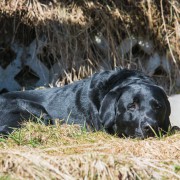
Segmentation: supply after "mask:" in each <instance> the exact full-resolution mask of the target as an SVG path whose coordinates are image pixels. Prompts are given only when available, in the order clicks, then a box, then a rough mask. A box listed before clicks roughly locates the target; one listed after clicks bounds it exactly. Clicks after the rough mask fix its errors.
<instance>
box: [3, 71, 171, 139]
mask: <svg viewBox="0 0 180 180" xmlns="http://www.w3.org/2000/svg"><path fill="white" fill-rule="evenodd" d="M169 115H170V104H169V102H168V99H167V96H166V94H165V92H164V91H163V89H162V88H161V87H159V86H157V85H156V84H155V83H154V82H153V80H152V79H151V78H149V77H148V76H145V75H144V74H143V73H141V72H139V71H133V70H127V69H117V70H113V71H103V72H100V73H95V74H94V75H92V76H91V77H90V78H87V79H84V80H81V81H77V82H74V83H73V84H69V85H66V86H64V87H62V88H49V89H44V90H30V91H22V92H10V93H5V94H2V95H1V96H0V133H1V134H8V133H10V132H11V131H12V128H17V127H20V126H21V123H22V122H23V121H24V120H28V119H29V118H31V119H37V118H36V117H41V119H42V121H43V122H44V123H45V124H48V123H50V124H54V121H55V120H56V119H59V120H62V121H63V122H66V123H68V124H80V125H81V126H84V125H86V127H87V128H88V129H89V128H90V129H93V130H105V131H106V132H108V133H110V134H117V135H118V136H120V137H121V136H127V137H140V138H146V137H150V136H154V135H155V134H158V131H159V129H161V130H163V131H164V132H167V131H168V127H169V126H170V121H169Z"/></svg>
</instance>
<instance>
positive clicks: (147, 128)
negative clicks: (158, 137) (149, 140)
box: [141, 122, 157, 134]
mask: <svg viewBox="0 0 180 180" xmlns="http://www.w3.org/2000/svg"><path fill="white" fill-rule="evenodd" d="M141 128H142V131H143V132H144V133H146V134H151V133H153V132H156V131H157V125H156V123H148V122H145V123H143V124H142V127H141Z"/></svg>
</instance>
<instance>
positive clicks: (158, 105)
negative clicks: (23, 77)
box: [152, 102, 162, 110]
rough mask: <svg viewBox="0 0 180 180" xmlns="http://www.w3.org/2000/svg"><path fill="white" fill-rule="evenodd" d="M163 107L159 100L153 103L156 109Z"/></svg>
mask: <svg viewBox="0 0 180 180" xmlns="http://www.w3.org/2000/svg"><path fill="white" fill-rule="evenodd" d="M161 107H162V106H161V104H159V103H158V102H154V103H153V105H152V108H153V109H155V110H156V109H161Z"/></svg>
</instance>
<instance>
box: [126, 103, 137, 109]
mask: <svg viewBox="0 0 180 180" xmlns="http://www.w3.org/2000/svg"><path fill="white" fill-rule="evenodd" d="M135 108H136V103H134V102H133V103H130V104H128V106H127V109H128V110H134V109H135Z"/></svg>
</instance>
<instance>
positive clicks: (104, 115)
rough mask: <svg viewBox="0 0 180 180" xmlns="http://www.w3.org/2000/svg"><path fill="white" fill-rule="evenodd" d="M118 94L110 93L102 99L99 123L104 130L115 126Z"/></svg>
mask: <svg viewBox="0 0 180 180" xmlns="http://www.w3.org/2000/svg"><path fill="white" fill-rule="evenodd" d="M118 97H119V95H118V93H117V92H116V91H110V92H109V93H107V95H106V96H105V97H104V99H103V100H102V103H101V107H100V110H99V116H100V121H101V123H102V124H103V127H104V128H105V129H109V128H112V127H113V125H114V124H115V117H116V104H117V100H118Z"/></svg>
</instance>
